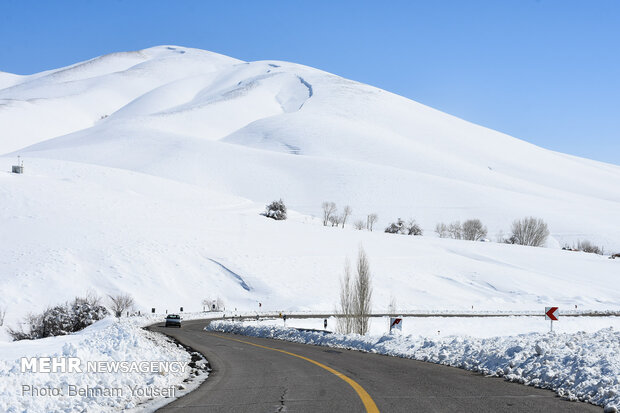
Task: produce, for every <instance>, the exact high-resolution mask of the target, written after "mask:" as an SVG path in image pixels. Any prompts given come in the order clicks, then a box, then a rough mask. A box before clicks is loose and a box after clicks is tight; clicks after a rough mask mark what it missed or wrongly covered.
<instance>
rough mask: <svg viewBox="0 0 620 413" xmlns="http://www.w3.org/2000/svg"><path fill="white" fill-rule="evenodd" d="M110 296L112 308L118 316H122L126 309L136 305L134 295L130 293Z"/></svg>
mask: <svg viewBox="0 0 620 413" xmlns="http://www.w3.org/2000/svg"><path fill="white" fill-rule="evenodd" d="M108 297H110V308H111V309H112V312H113V313H114V315H115V316H116V317H119V318H120V317H121V316H122V315H123V313H124V312H125V311H129V310H131V309H132V308H133V306H134V301H133V297H132V296H131V295H130V294H124V293H123V294H117V295H108Z"/></svg>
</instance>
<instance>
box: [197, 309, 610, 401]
mask: <svg viewBox="0 0 620 413" xmlns="http://www.w3.org/2000/svg"><path fill="white" fill-rule="evenodd" d="M206 329H207V330H209V331H220V332H224V333H233V334H241V335H246V336H253V337H266V338H275V339H278V340H286V341H293V342H297V343H304V344H313V345H319V346H327V347H337V348H345V349H351V350H360V351H367V352H372V353H378V354H385V355H390V356H397V357H404V358H412V359H416V360H421V361H428V362H432V363H439V364H445V365H449V366H454V367H460V368H463V369H467V370H472V371H477V372H481V373H483V374H489V375H494V376H499V377H504V378H505V379H507V380H510V381H514V382H518V383H522V384H526V385H531V386H536V387H541V388H545V389H552V390H554V391H555V392H557V393H558V395H560V396H563V397H567V398H569V399H571V400H581V401H585V402H589V403H593V404H598V405H602V406H607V405H620V332H618V331H615V330H614V329H612V328H608V329H602V330H599V331H597V332H595V333H584V332H580V333H574V334H555V333H549V334H538V333H531V334H521V335H518V336H512V337H495V338H486V339H479V338H472V337H467V336H460V337H454V336H453V337H445V338H414V337H411V336H404V337H403V336H399V335H383V336H360V335H357V334H350V335H343V334H335V333H324V332H313V331H300V330H297V329H294V328H285V327H277V326H261V325H256V324H255V323H251V322H244V323H239V322H228V321H213V322H211V323H210V324H209V325H208V327H206Z"/></svg>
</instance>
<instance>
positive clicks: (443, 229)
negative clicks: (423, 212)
mask: <svg viewBox="0 0 620 413" xmlns="http://www.w3.org/2000/svg"><path fill="white" fill-rule="evenodd" d="M435 233H436V234H437V236H438V237H439V238H448V237H449V236H450V233H449V232H448V226H447V225H446V224H444V223H443V222H440V223H438V224H437V225H435Z"/></svg>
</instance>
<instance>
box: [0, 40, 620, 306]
mask: <svg viewBox="0 0 620 413" xmlns="http://www.w3.org/2000/svg"><path fill="white" fill-rule="evenodd" d="M0 125H2V128H1V129H0V153H5V155H4V156H3V157H2V158H0V170H4V171H7V170H10V165H11V164H12V163H14V162H15V160H16V155H18V154H19V155H21V156H22V157H23V159H25V170H26V173H25V174H24V175H21V176H18V175H12V174H9V173H6V174H0V222H1V223H2V228H3V232H4V233H5V234H6V236H4V237H2V238H1V239H0V268H1V270H2V276H0V285H1V287H2V291H3V293H4V292H6V291H8V292H10V293H9V294H3V296H2V298H0V300H4V302H3V301H0V305H2V304H8V305H9V312H8V314H9V315H8V316H7V318H8V317H13V318H14V317H16V316H17V315H18V314H20V313H23V312H25V311H26V309H27V308H30V307H32V308H36V307H40V306H43V305H45V304H52V303H54V302H56V301H59V300H60V299H67V298H70V297H72V296H74V295H75V294H78V293H82V292H84V291H85V290H86V289H88V288H93V289H96V290H98V291H100V292H102V293H108V292H112V291H115V290H119V289H123V290H130V291H131V292H132V293H134V295H135V296H136V298H137V301H138V302H139V304H140V305H141V306H142V308H150V307H158V308H159V307H162V306H164V307H166V308H168V309H172V308H175V307H176V306H181V305H184V306H185V308H188V309H192V308H195V309H198V308H199V307H200V300H201V299H202V298H204V297H207V296H210V297H213V296H217V295H220V296H222V297H226V299H227V300H228V302H229V303H230V304H231V305H233V306H246V307H250V306H255V305H256V303H257V302H259V301H261V302H263V303H265V304H266V305H267V306H268V307H271V308H299V309H304V308H316V309H320V308H322V309H331V308H333V305H334V303H335V299H336V292H337V277H338V275H339V273H340V271H341V268H342V263H343V260H344V257H345V255H349V256H353V255H354V254H355V250H356V248H357V246H358V244H359V243H360V242H363V244H364V246H365V247H366V248H367V249H368V250H369V253H370V255H371V260H372V263H373V265H374V268H375V269H376V278H375V282H376V291H377V294H376V295H377V302H378V304H377V305H378V307H381V306H382V304H381V303H382V302H383V301H385V303H386V304H385V305H387V301H388V300H389V296H390V294H394V295H396V296H397V298H398V300H399V301H400V302H403V303H407V305H406V307H407V308H415V307H416V306H418V305H419V306H423V307H434V308H438V307H439V306H443V307H448V308H470V307H471V305H475V306H476V307H484V308H489V309H493V308H500V307H501V308H505V307H507V308H514V309H530V308H532V307H536V308H538V307H540V306H544V304H546V303H549V302H550V301H553V304H558V303H560V304H563V305H569V306H572V305H573V304H579V305H581V306H584V305H585V306H589V307H592V308H603V309H609V308H617V306H618V304H617V303H618V302H620V300H618V298H620V297H619V293H618V292H617V291H616V290H618V289H617V288H610V286H612V285H614V284H617V274H618V273H619V272H620V268H619V267H618V262H617V261H612V260H607V259H606V258H603V257H599V256H593V255H586V254H581V253H570V252H565V251H560V250H557V249H533V248H523V247H516V246H508V245H498V244H482V243H471V242H464V241H452V240H439V239H436V238H433V234H432V229H433V228H434V226H435V224H436V223H437V222H438V221H452V220H464V219H468V218H480V219H481V220H482V221H483V222H484V223H485V224H486V225H487V226H488V227H489V233H490V234H489V235H490V238H494V237H495V234H496V233H497V232H498V231H499V230H504V231H506V232H507V231H508V229H509V226H510V223H511V222H512V220H513V219H515V218H520V217H523V216H528V215H533V216H538V217H541V218H543V219H545V220H546V221H547V222H548V223H549V226H550V229H551V232H552V238H551V240H550V242H549V246H550V247H557V246H559V245H561V244H563V243H564V242H569V243H572V242H575V241H577V240H578V239H589V240H591V241H594V242H595V243H597V244H601V245H604V246H605V247H607V248H608V249H618V250H620V167H618V166H614V165H609V164H603V163H600V162H595V161H590V160H586V159H581V158H576V157H573V156H568V155H564V154H560V153H556V152H552V151H548V150H545V149H542V148H539V147H536V146H534V145H531V144H528V143H526V142H523V141H520V140H518V139H515V138H512V137H509V136H506V135H504V134H501V133H498V132H495V131H492V130H489V129H486V128H483V127H480V126H477V125H473V124H471V123H468V122H466V121H463V120H460V119H457V118H455V117H452V116H450V115H447V114H444V113H441V112H439V111H436V110H434V109H431V108H428V107H426V106H423V105H421V104H419V103H416V102H413V101H411V100H408V99H405V98H403V97H400V96H397V95H394V94H392V93H389V92H386V91H383V90H380V89H377V88H374V87H371V86H368V85H363V84H360V83H357V82H353V81H350V80H346V79H343V78H341V77H338V76H335V75H332V74H329V73H325V72H322V71H319V70H316V69H313V68H309V67H306V66H301V65H297V64H293V63H286V62H277V61H258V62H242V61H239V60H236V59H232V58H228V57H225V56H221V55H218V54H215V53H211V52H206V51H202V50H196V49H189V48H184V47H177V46H160V47H154V48H150V49H145V50H141V51H138V52H128V53H115V54H112V55H107V56H102V57H99V58H95V59H92V60H89V61H87V62H83V63H78V64H75V65H73V66H69V67H67V68H61V69H58V70H51V71H47V72H43V73H39V74H34V75H30V76H15V75H10V74H6V73H0ZM277 198H283V199H284V200H285V201H286V204H287V205H288V206H289V208H291V209H292V210H294V211H296V212H293V213H292V214H291V215H292V220H290V221H287V222H272V221H269V220H266V219H265V218H263V217H260V216H259V215H258V212H259V211H260V209H261V208H262V206H263V205H264V203H265V202H267V201H271V200H273V199H277ZM325 200H330V201H335V202H337V203H338V204H339V205H340V206H342V205H344V204H349V205H351V206H352V207H353V211H354V218H353V219H355V218H362V217H365V215H366V214H368V213H371V212H376V213H378V214H379V216H380V223H379V227H382V226H384V225H385V224H386V223H387V222H388V221H390V220H395V219H396V218H397V217H402V218H409V217H414V218H416V219H417V220H418V222H419V223H421V224H422V226H423V227H424V229H425V230H426V234H427V236H425V237H422V238H415V239H413V238H411V237H400V236H390V235H386V234H382V233H376V232H375V233H367V232H357V231H352V230H351V229H350V228H347V229H345V230H344V231H343V230H340V229H335V228H323V227H321V226H320V224H319V222H318V220H316V219H313V218H312V216H318V215H319V214H320V204H321V202H322V201H325ZM559 285H561V288H559V287H558V286H559ZM42 286H45V287H42ZM244 286H245V287H244ZM50 292H52V293H50ZM164 292H165V293H164ZM7 297H8V298H7ZM10 308H14V309H15V310H13V311H11V309H10Z"/></svg>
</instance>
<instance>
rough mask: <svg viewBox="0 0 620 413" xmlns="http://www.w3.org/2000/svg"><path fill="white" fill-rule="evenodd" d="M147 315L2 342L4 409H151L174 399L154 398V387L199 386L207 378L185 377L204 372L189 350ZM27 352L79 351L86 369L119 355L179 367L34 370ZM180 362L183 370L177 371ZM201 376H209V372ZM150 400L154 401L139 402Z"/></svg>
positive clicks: (31, 412)
mask: <svg viewBox="0 0 620 413" xmlns="http://www.w3.org/2000/svg"><path fill="white" fill-rule="evenodd" d="M144 321H145V320H141V319H133V320H122V321H116V320H114V319H112V318H107V319H105V320H102V321H99V322H97V323H95V324H93V325H92V326H90V327H88V328H86V329H84V330H82V331H81V332H79V333H76V334H72V335H68V336H59V337H49V338H45V339H41V340H24V341H18V342H12V343H0V411H2V412H28V413H37V412H42V413H45V412H52V411H53V412H84V411H97V412H112V411H121V410H122V411H127V410H131V409H133V408H136V409H137V410H139V411H149V410H152V409H154V408H155V407H158V406H161V405H163V404H165V403H166V402H167V401H171V400H172V398H170V397H169V398H167V399H166V398H164V397H155V401H154V402H153V401H152V400H150V399H151V398H152V397H151V395H152V394H153V392H168V393H171V394H172V395H173V396H175V397H179V396H181V395H182V394H183V393H185V392H186V391H189V389H190V388H193V387H195V386H197V385H198V382H199V381H201V380H196V381H194V382H193V383H192V384H190V385H187V384H185V383H183V382H184V380H185V379H187V378H189V377H190V376H191V375H193V374H197V373H199V372H200V370H194V369H192V368H190V367H189V366H188V364H189V363H190V361H191V360H190V355H189V353H188V352H187V351H185V350H184V349H183V348H182V347H180V346H178V345H177V344H175V343H173V342H171V341H170V340H168V339H167V338H165V337H164V336H162V335H159V334H155V333H151V332H149V331H145V330H143V329H142V328H141V327H140V326H141V324H144ZM22 357H27V358H32V357H59V358H72V357H77V358H79V359H80V361H81V364H80V367H81V368H82V369H85V368H86V363H88V362H104V363H108V362H114V361H125V362H129V363H133V362H136V363H133V364H129V366H130V367H129V368H130V369H132V367H131V366H134V367H135V366H140V367H144V363H145V362H175V368H169V369H167V370H162V371H160V372H154V371H149V372H141V371H123V372H121V371H116V372H101V371H98V372H90V371H89V372H84V373H75V372H71V373H69V372H66V373H60V372H58V373H41V372H39V373H34V372H22V371H21V361H20V359H21V358H22ZM137 363H142V364H137ZM106 365H109V364H106ZM180 366H183V368H182V370H183V371H177V370H181V369H179V368H178V367H180ZM111 368H113V367H111ZM200 378H201V379H202V378H206V374H203V375H202V376H201V377H200ZM24 386H29V387H27V388H26V387H24ZM56 389H58V390H56ZM116 389H120V390H119V391H117V390H116ZM72 391H73V392H78V391H83V392H84V394H73V393H71V392H72ZM106 392H107V394H106ZM112 393H113V394H112ZM145 402H149V403H150V404H148V405H146V406H145V405H141V406H140V407H137V406H138V405H139V404H142V403H145ZM153 403H155V404H153Z"/></svg>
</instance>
